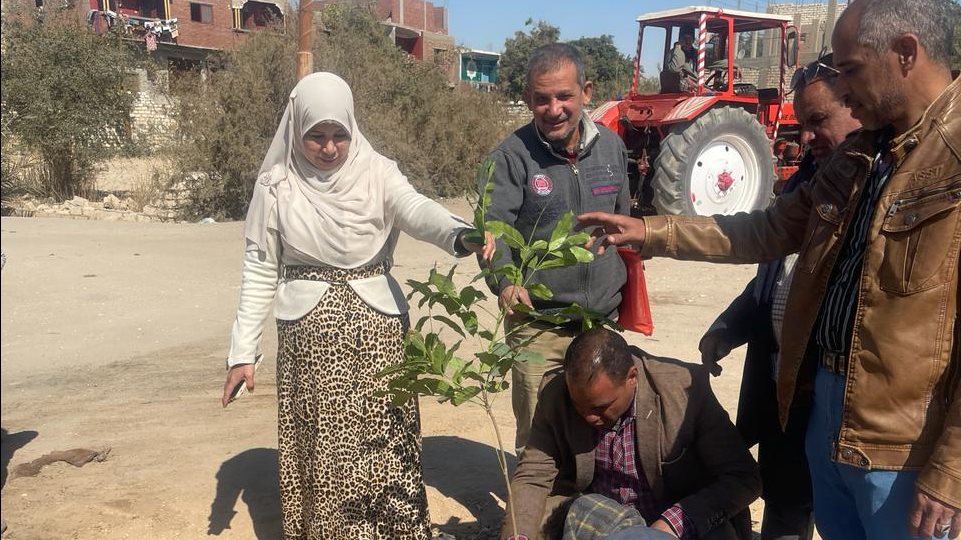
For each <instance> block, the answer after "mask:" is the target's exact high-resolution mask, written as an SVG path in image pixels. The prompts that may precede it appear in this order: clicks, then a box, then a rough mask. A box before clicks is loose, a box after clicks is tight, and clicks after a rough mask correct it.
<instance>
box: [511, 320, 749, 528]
mask: <svg viewBox="0 0 961 540" xmlns="http://www.w3.org/2000/svg"><path fill="white" fill-rule="evenodd" d="M548 377H550V376H548ZM511 491H512V503H513V508H514V514H515V515H514V522H515V524H516V528H517V530H516V533H515V531H514V526H513V524H512V522H511V521H512V520H511V517H510V515H508V516H507V518H506V519H505V524H504V528H503V530H502V533H501V536H502V538H508V537H512V536H513V537H515V538H523V537H527V538H530V539H532V540H533V539H535V538H560V537H561V534H562V531H564V530H565V525H564V520H565V517H567V518H568V519H567V521H568V523H567V525H566V532H565V534H564V538H577V539H580V538H593V537H595V536H594V535H597V536H596V537H598V538H600V537H604V536H605V535H607V534H612V533H615V532H617V530H618V529H619V528H620V527H628V526H631V525H640V527H639V529H640V528H645V525H646V527H649V528H650V529H655V530H660V531H663V533H658V532H655V531H654V530H638V531H637V534H634V535H631V536H630V537H631V538H670V537H672V536H676V537H681V538H685V539H694V538H697V539H704V540H708V539H710V540H736V539H746V538H750V535H751V522H750V515H749V513H748V511H747V507H748V505H749V504H750V503H751V502H752V501H753V500H755V499H756V498H757V497H758V495H760V491H761V482H760V476H759V473H758V469H757V463H755V461H754V459H753V458H752V457H751V454H750V453H749V452H748V450H747V448H746V447H745V445H744V442H743V441H742V440H741V437H740V435H739V434H738V432H737V429H736V428H735V427H734V425H733V424H732V423H731V420H730V418H729V417H728V415H727V413H726V412H725V411H724V409H723V408H722V407H721V405H720V404H719V403H718V401H717V398H715V396H714V393H713V392H712V391H711V387H710V383H709V382H708V374H707V372H706V371H704V370H703V369H702V367H701V366H699V365H694V364H686V363H683V362H679V361H677V360H673V359H669V358H656V357H652V356H649V355H647V354H646V353H644V352H643V351H641V350H640V349H637V348H635V347H628V345H627V343H626V342H625V341H624V338H623V337H621V336H620V335H618V334H616V333H614V332H611V331H610V330H606V329H595V330H591V331H588V332H586V333H584V334H582V335H580V336H578V337H577V338H575V339H574V341H573V342H572V343H571V345H570V347H569V348H568V349H567V354H566V355H565V358H564V370H563V372H562V373H561V374H558V375H556V376H554V377H551V378H545V380H544V383H543V388H542V390H541V396H540V400H539V402H538V404H537V409H536V411H535V413H534V421H533V425H532V427H531V436H530V440H529V442H528V445H527V448H526V450H525V451H524V454H523V458H522V459H521V462H520V464H519V465H518V467H517V471H516V472H515V473H514V478H513V481H512V482H511ZM582 494H595V495H594V496H592V497H591V498H590V499H586V500H591V501H594V500H598V497H596V496H597V495H600V496H603V497H606V498H607V499H606V500H607V502H608V503H614V502H616V503H620V505H623V506H622V507H623V508H624V510H625V513H624V515H623V516H618V518H617V519H618V521H617V522H616V523H610V522H606V523H603V524H602V525H603V527H604V528H605V530H604V531H597V530H596V528H595V527H594V525H595V524H594V523H584V522H583V521H582V519H584V517H585V516H586V519H588V520H590V519H591V517H590V515H591V513H592V512H591V511H590V509H587V511H586V512H583V515H582V516H580V517H578V516H567V515H566V514H567V510H568V508H569V507H570V505H571V503H572V502H573V501H574V500H575V499H576V498H577V497H578V496H579V495H582ZM602 500H604V499H602ZM602 506H603V505H602ZM608 506H613V507H615V508H616V507H617V505H615V504H610V505H608ZM632 516H633V517H632ZM622 518H623V519H622ZM602 521H607V520H602ZM584 531H589V532H588V533H587V534H583V533H584ZM665 534H667V535H669V536H664V535H665Z"/></svg>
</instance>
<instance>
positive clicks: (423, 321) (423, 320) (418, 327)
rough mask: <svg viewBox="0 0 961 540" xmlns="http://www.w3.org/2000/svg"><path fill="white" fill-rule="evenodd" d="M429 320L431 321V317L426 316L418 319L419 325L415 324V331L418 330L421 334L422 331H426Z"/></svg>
mask: <svg viewBox="0 0 961 540" xmlns="http://www.w3.org/2000/svg"><path fill="white" fill-rule="evenodd" d="M429 320H430V315H424V316H423V317H421V318H419V319H417V323H416V324H414V330H417V331H418V332H420V331H421V330H423V329H424V324H426V323H427V321H429Z"/></svg>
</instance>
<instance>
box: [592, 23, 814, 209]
mask: <svg viewBox="0 0 961 540" xmlns="http://www.w3.org/2000/svg"><path fill="white" fill-rule="evenodd" d="M637 22H638V25H639V31H638V37H637V58H636V59H635V65H634V77H633V81H632V84H631V90H630V92H629V93H628V95H627V97H626V98H625V99H623V100H621V101H617V102H609V103H606V104H604V105H602V106H600V107H598V108H597V109H595V111H594V112H593V113H592V116H593V118H594V120H595V121H597V122H599V123H601V124H603V125H605V126H607V127H609V128H611V129H612V130H614V131H615V132H617V133H618V134H619V135H620V136H621V138H622V139H623V140H624V143H625V145H626V146H627V148H628V151H629V153H630V157H631V159H632V160H633V163H636V168H632V169H634V170H632V171H631V172H632V173H633V177H632V178H631V180H632V192H633V195H634V199H635V205H636V207H635V213H637V214H649V213H670V214H689V215H698V214H699V215H711V214H733V213H736V212H742V211H751V210H756V209H760V208H764V207H766V206H767V205H768V204H769V203H770V201H771V199H772V198H773V194H774V186H775V184H776V183H777V182H778V180H781V181H783V180H785V179H786V178H787V177H788V176H790V174H792V173H793V172H794V171H795V170H796V169H797V163H798V158H799V154H800V146H799V144H798V135H799V133H798V126H797V122H796V120H795V119H794V109H793V106H792V105H791V103H790V101H789V100H788V99H787V92H788V89H787V87H786V83H785V81H786V79H787V78H788V77H790V75H791V74H792V73H793V70H794V69H795V68H796V66H797V52H798V43H797V31H796V29H794V27H793V26H792V18H791V17H789V16H785V15H776V14H771V13H754V12H748V11H740V10H725V9H721V8H717V7H700V6H695V7H686V8H678V9H672V10H666V11H660V12H656V13H649V14H645V15H641V16H640V17H638V18H637ZM650 50H653V51H656V52H654V54H651V52H650ZM652 56H653V57H654V58H656V59H657V60H658V62H657V65H658V72H657V73H656V76H655V77H654V78H653V80H654V82H656V85H650V84H648V85H643V86H644V87H642V85H641V73H642V69H641V65H642V59H645V58H646V59H648V60H650V58H651V57H652ZM651 86H656V87H655V88H651Z"/></svg>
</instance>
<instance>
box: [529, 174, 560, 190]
mask: <svg viewBox="0 0 961 540" xmlns="http://www.w3.org/2000/svg"><path fill="white" fill-rule="evenodd" d="M531 190H533V191H534V193H537V194H538V195H550V194H551V192H552V191H554V181H553V180H551V177H550V176H547V175H546V174H535V175H534V176H533V177H531Z"/></svg>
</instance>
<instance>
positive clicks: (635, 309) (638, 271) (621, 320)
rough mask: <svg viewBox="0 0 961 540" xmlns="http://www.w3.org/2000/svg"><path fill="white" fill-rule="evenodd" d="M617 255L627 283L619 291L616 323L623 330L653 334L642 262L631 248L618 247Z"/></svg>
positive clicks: (649, 303)
mask: <svg viewBox="0 0 961 540" xmlns="http://www.w3.org/2000/svg"><path fill="white" fill-rule="evenodd" d="M617 253H618V254H619V255H620V256H621V259H622V260H623V261H624V267H625V268H627V283H625V284H624V288H623V289H621V305H620V307H619V308H618V310H617V311H618V319H617V322H618V324H620V325H621V326H623V327H624V329H625V330H631V331H633V332H640V333H642V334H644V335H645V336H649V335H651V334H652V333H654V319H653V318H652V317H651V302H650V300H649V299H648V297H647V281H645V279H644V261H642V260H641V255H640V253H638V252H637V251H635V250H634V249H633V248H629V247H619V248H617Z"/></svg>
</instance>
